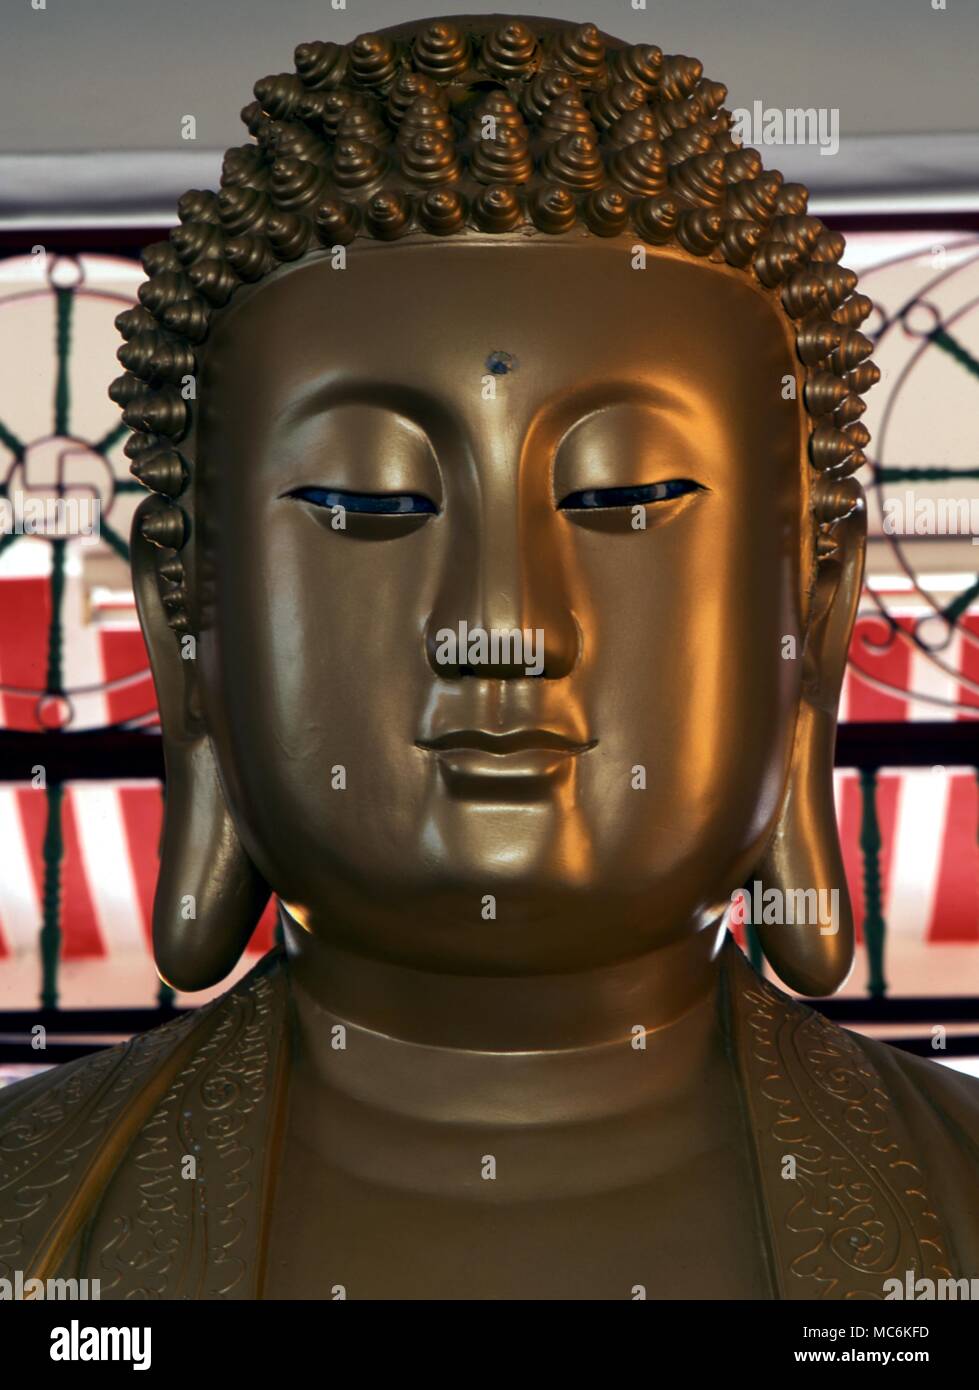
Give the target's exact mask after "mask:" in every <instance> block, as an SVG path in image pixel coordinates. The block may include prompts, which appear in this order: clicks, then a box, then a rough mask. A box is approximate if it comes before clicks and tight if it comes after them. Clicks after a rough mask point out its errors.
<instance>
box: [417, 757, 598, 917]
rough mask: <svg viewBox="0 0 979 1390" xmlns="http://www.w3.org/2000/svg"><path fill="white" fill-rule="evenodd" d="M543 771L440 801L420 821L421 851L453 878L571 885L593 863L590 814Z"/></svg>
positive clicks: (588, 874)
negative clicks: (478, 793) (546, 783)
mask: <svg viewBox="0 0 979 1390" xmlns="http://www.w3.org/2000/svg"><path fill="white" fill-rule="evenodd" d="M547 776H548V774H547V772H546V771H544V772H542V773H541V774H540V776H539V777H538V776H530V775H528V776H527V778H526V779H523V778H515V779H512V782H511V779H510V778H506V779H504V782H505V784H506V785H504V782H501V783H499V784H498V785H497V787H496V791H495V794H491V792H490V790H489V789H484V794H483V795H481V796H479V797H475V796H473V797H466V798H464V799H459V798H456V797H453V798H451V799H447V798H446V799H440V800H438V801H436V802H435V804H433V805H430V807H429V814H428V815H427V816H426V818H425V821H424V824H423V827H422V853H423V854H424V856H425V857H426V859H430V860H434V861H436V862H440V863H442V864H443V865H444V868H445V873H446V876H447V877H448V878H449V879H455V880H459V879H460V878H462V879H468V880H469V881H471V882H474V883H481V884H482V883H485V884H487V885H489V886H488V887H487V890H486V891H492V884H494V883H495V884H514V885H516V884H518V883H534V884H537V885H538V886H539V888H544V886H545V885H547V884H553V885H554V886H555V887H558V886H563V887H573V886H574V885H576V884H581V883H585V882H587V881H588V880H589V879H590V878H591V877H592V873H593V869H594V839H593V835H592V830H591V827H590V824H589V821H588V818H587V816H586V815H585V814H584V812H583V810H582V808H581V806H580V805H578V804H576V803H575V801H574V799H573V798H572V797H571V796H570V795H569V794H568V788H567V785H565V787H564V789H563V790H560V789H555V788H553V787H550V788H547V789H542V788H541V781H542V780H545V781H546V779H547Z"/></svg>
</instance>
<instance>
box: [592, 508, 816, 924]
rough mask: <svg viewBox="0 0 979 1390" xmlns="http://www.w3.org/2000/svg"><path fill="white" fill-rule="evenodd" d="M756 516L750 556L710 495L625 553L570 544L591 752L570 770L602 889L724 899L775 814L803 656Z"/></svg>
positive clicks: (727, 512) (739, 519) (787, 574)
mask: <svg viewBox="0 0 979 1390" xmlns="http://www.w3.org/2000/svg"><path fill="white" fill-rule="evenodd" d="M769 505H771V504H769ZM758 506H759V510H758V513H757V515H758V528H757V531H756V535H755V538H754V541H753V543H751V544H748V543H746V541H745V514H744V510H743V509H742V507H741V506H740V505H738V506H736V505H735V504H734V502H733V500H732V501H731V502H730V503H729V502H728V500H727V498H726V497H725V496H724V495H723V494H722V493H721V491H720V490H718V492H717V493H715V494H713V495H712V496H711V497H709V498H705V499H704V503H703V505H698V506H696V507H691V508H690V509H689V510H688V511H687V512H686V513H685V514H684V515H683V516H682V517H679V518H677V519H676V520H675V521H672V522H670V523H669V525H667V526H665V527H663V528H662V529H660V530H658V531H656V532H653V533H651V534H649V535H646V536H640V537H636V538H635V543H633V542H632V541H631V540H628V539H625V538H624V540H623V544H621V545H618V544H617V545H616V546H615V547H614V548H612V549H610V550H607V551H602V549H601V548H600V546H599V545H598V544H597V543H593V538H591V537H589V538H588V541H587V542H586V543H583V544H581V545H580V546H579V561H580V570H581V575H580V583H579V588H578V592H577V594H576V612H578V614H579V619H580V622H581V625H582V631H583V653H584V654H583V661H582V667H581V670H580V672H579V675H578V682H577V683H578V686H579V689H580V694H581V698H582V701H583V704H584V708H585V710H586V712H587V715H588V718H589V721H590V724H591V726H592V728H593V730H594V733H595V735H596V736H597V738H598V740H599V742H598V745H597V746H596V748H595V749H594V750H592V751H591V752H589V753H588V754H586V755H585V756H584V757H583V758H582V759H581V760H580V768H579V773H578V788H577V803H578V806H579V808H580V811H581V815H582V818H583V820H584V822H585V823H586V824H587V825H588V826H589V827H590V831H591V834H592V835H593V838H594V845H595V850H594V855H593V858H594V862H595V863H596V864H599V865H601V866H602V872H604V873H606V874H608V875H609V878H610V881H614V880H615V877H616V875H619V876H620V877H621V878H622V879H624V880H625V881H628V882H629V883H631V884H633V885H634V886H636V887H640V888H645V889H652V890H656V891H658V892H660V893H666V894H667V895H671V894H672V893H673V892H674V890H675V891H677V892H679V893H685V892H687V891H688V890H693V889H696V890H697V891H699V892H700V893H702V895H703V896H704V897H705V898H710V897H711V896H712V894H716V893H717V892H721V893H727V892H729V891H730V889H731V887H733V886H736V885H737V883H738V882H739V875H741V874H742V873H746V872H747V871H748V870H750V868H751V864H752V861H753V859H754V858H755V856H756V855H757V853H758V850H759V841H760V840H761V839H763V838H764V837H765V836H766V834H767V832H768V831H769V829H770V827H771V825H772V823H773V820H774V817H775V815H776V813H777V809H778V804H779V800H780V796H781V792H782V789H783V786H784V779H785V774H786V769H787V762H788V755H789V749H790V745H791V737H792V731H793V727H794V718H795V710H796V707H797V700H798V692H799V675H800V662H799V660H798V659H794V660H793V659H786V657H785V655H784V653H785V652H787V651H792V650H795V651H796V652H797V653H798V651H799V650H800V649H801V643H800V642H799V640H798V632H799V628H798V614H797V604H798V588H799V584H798V572H797V565H798V561H797V560H796V559H794V557H793V555H792V552H791V549H790V547H789V546H788V545H786V544H783V542H782V539H781V538H780V532H779V526H778V521H777V515H776V510H775V508H774V506H772V507H771V511H770V513H769V514H767V515H766V514H765V512H764V510H763V509H762V501H761V499H760V498H759V499H758ZM766 537H767V538H766ZM796 553H797V552H796ZM787 636H791V637H793V638H794V641H795V646H794V648H793V647H792V646H791V645H789V646H787V645H786V643H785V640H784V639H785V638H786V637H787Z"/></svg>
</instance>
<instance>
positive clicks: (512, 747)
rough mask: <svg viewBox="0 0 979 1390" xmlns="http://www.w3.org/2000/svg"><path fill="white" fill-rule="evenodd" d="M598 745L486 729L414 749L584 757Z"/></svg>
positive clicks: (536, 732)
mask: <svg viewBox="0 0 979 1390" xmlns="http://www.w3.org/2000/svg"><path fill="white" fill-rule="evenodd" d="M597 742H598V740H597V739H592V740H590V741H589V742H585V743H581V742H579V741H577V740H575V739H572V738H569V737H568V736H567V735H565V734H560V733H557V732H556V731H555V730H553V729H512V730H509V731H508V732H506V733H497V734H493V733H490V732H488V730H486V729H458V730H453V731H452V732H449V733H445V734H440V735H439V736H438V737H437V738H433V739H419V740H418V747H419V748H425V749H428V750H430V751H432V752H443V751H446V752H448V751H461V750H465V749H474V750H476V751H478V752H482V753H494V754H496V755H497V756H505V755H506V754H508V753H527V752H533V751H536V750H538V749H540V750H546V751H553V752H558V753H584V752H587V750H588V749H589V748H594V747H595V744H596V743H597Z"/></svg>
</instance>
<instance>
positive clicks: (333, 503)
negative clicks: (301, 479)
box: [288, 487, 438, 516]
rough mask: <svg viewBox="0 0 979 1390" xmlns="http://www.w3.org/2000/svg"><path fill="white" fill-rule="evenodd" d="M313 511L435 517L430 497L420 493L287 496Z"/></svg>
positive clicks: (317, 491) (301, 492) (320, 491)
mask: <svg viewBox="0 0 979 1390" xmlns="http://www.w3.org/2000/svg"><path fill="white" fill-rule="evenodd" d="M288 495H289V496H290V497H295V498H297V499H298V500H299V501H301V502H311V503H312V504H313V506H314V507H326V508H328V509H329V510H331V511H332V510H333V508H334V507H342V508H343V509H344V510H345V511H348V512H357V513H360V514H362V515H365V516H423V515H427V514H432V513H437V512H438V507H437V506H436V505H435V503H434V502H433V501H432V499H431V498H430V497H425V496H424V495H423V494H422V493H420V492H347V491H345V490H344V489H342V488H330V487H297V488H294V489H293V491H292V492H290V493H289V494H288Z"/></svg>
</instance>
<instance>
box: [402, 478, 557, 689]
mask: <svg viewBox="0 0 979 1390" xmlns="http://www.w3.org/2000/svg"><path fill="white" fill-rule="evenodd" d="M556 520H557V519H556V517H555V516H554V513H553V511H552V510H551V509H549V508H547V507H546V504H542V505H541V507H540V508H539V512H538V514H531V512H530V509H529V508H528V509H520V508H517V507H514V506H507V507H505V508H503V507H501V508H499V509H497V510H496V511H495V512H494V514H493V515H492V516H484V518H483V519H482V522H481V524H480V525H479V526H478V527H475V528H473V530H472V531H470V532H469V533H467V534H466V535H460V536H459V537H457V538H455V539H454V541H453V542H451V543H450V545H449V546H448V547H447V552H446V556H445V563H444V566H443V571H442V574H441V577H440V582H439V586H438V591H437V594H436V598H435V602H434V604H433V606H432V612H431V614H430V616H429V621H428V624H427V627H426V632H425V646H426V652H427V655H428V660H429V663H430V665H431V666H432V669H433V670H434V671H435V672H436V674H437V675H440V676H442V677H443V678H446V677H448V678H454V679H458V678H460V677H462V676H467V675H472V676H477V677H481V678H483V679H497V680H513V679H519V678H524V677H527V676H539V677H542V678H545V679H547V680H559V679H560V678H561V677H562V676H566V675H568V674H569V673H570V672H571V671H572V670H573V669H574V667H575V665H576V663H577V661H578V658H579V655H580V642H581V638H580V629H579V626H578V623H577V621H576V620H575V616H574V611H573V607H572V595H571V585H570V583H569V575H568V564H567V555H566V554H565V553H564V548H563V547H562V543H561V535H560V528H559V526H558V525H557V524H556ZM450 632H451V633H454V634H455V641H451V640H448V638H447V634H448V633H450ZM517 634H520V640H517V637H516V635H517Z"/></svg>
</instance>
